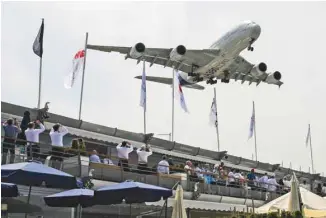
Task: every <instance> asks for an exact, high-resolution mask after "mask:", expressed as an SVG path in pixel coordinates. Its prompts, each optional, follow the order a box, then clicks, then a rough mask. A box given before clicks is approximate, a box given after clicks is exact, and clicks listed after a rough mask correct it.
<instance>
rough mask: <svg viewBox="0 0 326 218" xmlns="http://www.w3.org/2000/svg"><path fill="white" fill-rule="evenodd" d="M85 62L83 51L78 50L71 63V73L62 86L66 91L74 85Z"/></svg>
mask: <svg viewBox="0 0 326 218" xmlns="http://www.w3.org/2000/svg"><path fill="white" fill-rule="evenodd" d="M84 61H85V50H80V51H78V52H77V53H76V54H75V57H74V59H73V61H72V72H71V73H70V74H69V75H68V76H67V77H66V78H65V80H64V86H65V88H66V89H70V88H72V87H73V85H74V84H75V81H76V79H77V76H78V74H79V73H80V71H82V69H83V65H84Z"/></svg>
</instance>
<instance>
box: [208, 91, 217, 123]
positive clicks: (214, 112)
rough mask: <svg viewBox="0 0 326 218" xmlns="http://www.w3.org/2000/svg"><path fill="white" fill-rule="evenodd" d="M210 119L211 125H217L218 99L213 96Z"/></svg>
mask: <svg viewBox="0 0 326 218" xmlns="http://www.w3.org/2000/svg"><path fill="white" fill-rule="evenodd" d="M209 121H210V124H211V125H215V126H217V108H216V99H215V97H214V98H213V102H212V106H211V112H210V114H209Z"/></svg>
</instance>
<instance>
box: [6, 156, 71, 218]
mask: <svg viewBox="0 0 326 218" xmlns="http://www.w3.org/2000/svg"><path fill="white" fill-rule="evenodd" d="M1 179H2V181H4V182H12V183H16V184H20V185H26V186H29V192H28V198H27V203H28V204H29V200H30V196H31V191H32V186H40V185H42V183H43V182H44V183H45V184H46V186H47V187H50V188H63V189H65V188H68V189H69V188H76V187H77V182H76V178H75V177H74V176H72V175H70V174H68V173H65V172H62V171H60V170H57V169H54V168H52V167H48V166H45V165H43V164H40V163H35V162H23V163H14V164H6V165H2V166H1ZM26 217H27V214H25V218H26Z"/></svg>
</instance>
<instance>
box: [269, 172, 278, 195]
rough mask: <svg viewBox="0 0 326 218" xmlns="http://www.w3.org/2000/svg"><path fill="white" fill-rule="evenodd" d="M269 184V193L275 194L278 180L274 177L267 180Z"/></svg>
mask: <svg viewBox="0 0 326 218" xmlns="http://www.w3.org/2000/svg"><path fill="white" fill-rule="evenodd" d="M267 183H268V191H269V192H275V191H276V189H277V186H278V184H277V182H276V179H275V176H274V175H272V176H271V178H270V179H268V180H267Z"/></svg>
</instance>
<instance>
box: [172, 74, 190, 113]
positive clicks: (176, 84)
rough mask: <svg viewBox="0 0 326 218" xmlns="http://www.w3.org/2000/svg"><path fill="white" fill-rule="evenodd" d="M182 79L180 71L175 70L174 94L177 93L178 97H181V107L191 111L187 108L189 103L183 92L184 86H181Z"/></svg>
mask: <svg viewBox="0 0 326 218" xmlns="http://www.w3.org/2000/svg"><path fill="white" fill-rule="evenodd" d="M181 79H182V78H181V76H180V74H179V72H178V71H175V75H174V95H175V97H176V98H178V99H179V101H180V105H181V108H182V109H183V110H184V111H185V112H187V113H189V111H188V108H187V104H186V100H185V97H184V95H183V92H182V87H181V84H180V80H181Z"/></svg>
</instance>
